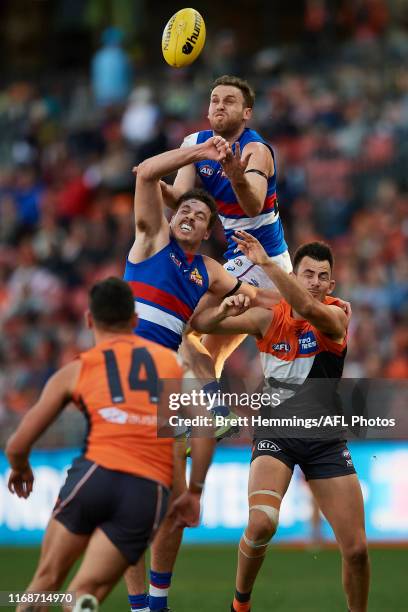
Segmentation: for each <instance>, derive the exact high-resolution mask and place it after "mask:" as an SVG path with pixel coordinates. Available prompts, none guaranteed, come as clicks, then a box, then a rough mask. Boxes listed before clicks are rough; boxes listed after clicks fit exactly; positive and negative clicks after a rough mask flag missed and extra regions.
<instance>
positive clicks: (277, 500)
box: [248, 489, 282, 542]
mask: <svg viewBox="0 0 408 612" xmlns="http://www.w3.org/2000/svg"><path fill="white" fill-rule="evenodd" d="M281 501H282V497H281V495H280V494H279V493H277V492H276V491H271V490H268V489H261V490H258V491H253V492H252V493H250V495H249V523H248V531H249V533H251V535H252V534H253V536H254V538H255V540H265V541H266V540H267V541H268V542H269V540H270V539H271V538H272V537H273V535H274V534H275V532H276V530H277V528H278V523H279V509H280V504H281Z"/></svg>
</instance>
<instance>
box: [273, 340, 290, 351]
mask: <svg viewBox="0 0 408 612" xmlns="http://www.w3.org/2000/svg"><path fill="white" fill-rule="evenodd" d="M272 348H273V350H274V351H285V353H289V351H290V344H289V342H277V343H276V344H272Z"/></svg>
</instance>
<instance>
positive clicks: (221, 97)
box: [161, 76, 292, 377]
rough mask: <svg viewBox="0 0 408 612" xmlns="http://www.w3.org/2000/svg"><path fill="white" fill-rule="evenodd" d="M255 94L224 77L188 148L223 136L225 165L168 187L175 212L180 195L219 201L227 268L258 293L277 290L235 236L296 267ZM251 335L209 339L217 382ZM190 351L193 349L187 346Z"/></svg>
mask: <svg viewBox="0 0 408 612" xmlns="http://www.w3.org/2000/svg"><path fill="white" fill-rule="evenodd" d="M254 101H255V94H254V92H253V90H252V89H251V87H250V85H249V84H248V83H247V82H246V81H244V80H243V79H240V78H238V77H235V76H222V77H220V78H218V79H217V80H216V81H215V82H214V83H213V85H212V87H211V94H210V103H209V108H208V120H209V123H210V127H211V129H210V130H204V131H201V132H196V133H195V134H191V135H189V136H187V137H186V138H185V139H184V142H183V144H182V148H184V147H189V146H192V145H195V144H197V143H205V142H206V141H207V140H208V139H211V138H213V137H214V135H217V136H222V137H223V138H225V140H226V141H227V142H228V143H229V145H230V149H229V150H228V152H227V155H226V156H225V158H224V159H218V160H217V159H211V158H208V159H201V160H197V161H195V162H192V163H190V164H188V165H186V166H184V167H183V168H181V169H180V170H179V171H178V173H177V176H176V179H175V181H174V185H173V186H170V185H167V184H166V183H164V182H162V183H161V186H162V190H163V194H164V197H165V201H166V204H167V205H168V206H170V207H174V205H175V203H176V202H177V201H178V198H179V196H180V194H182V193H183V192H185V191H187V190H188V189H191V188H193V187H194V186H196V185H200V186H202V187H204V188H205V189H206V190H207V191H208V192H209V193H210V194H211V195H212V196H213V198H214V199H215V201H216V204H217V211H218V216H219V218H220V220H221V223H222V225H223V227H224V232H225V237H226V239H227V250H226V252H225V253H224V256H225V258H226V260H227V262H226V263H225V265H224V268H225V269H226V270H227V271H228V272H229V273H230V274H231V275H232V276H234V277H235V278H237V279H239V280H245V281H246V282H248V283H250V284H253V285H255V286H258V287H271V286H273V283H272V281H271V279H270V278H269V277H268V276H267V275H266V274H265V273H264V271H263V270H262V268H261V267H260V266H256V265H254V264H253V263H252V262H251V261H249V260H248V258H247V257H246V256H245V254H244V253H242V251H240V250H239V248H238V249H237V245H236V243H235V242H234V241H233V240H232V236H233V234H234V231H236V230H240V229H242V230H246V231H248V232H249V233H250V234H252V235H253V236H255V237H256V238H257V239H258V240H259V241H260V243H261V244H262V246H263V247H264V249H265V251H266V252H267V254H268V255H269V256H270V257H272V258H273V261H274V262H275V263H276V264H277V265H279V266H280V267H281V268H282V269H283V270H285V271H286V272H291V270H292V265H291V261H290V257H289V253H288V247H287V244H286V242H285V238H284V234H283V227H282V223H281V220H280V217H279V209H278V200H277V193H276V167H275V157H274V152H273V149H272V147H271V146H270V144H268V143H267V142H266V141H265V140H264V139H263V138H262V136H260V135H259V134H258V133H257V132H256V131H254V130H252V129H249V128H247V127H246V125H247V123H248V121H249V120H250V119H251V117H252V110H253V106H254ZM244 338H245V335H242V334H238V335H236V336H225V337H206V338H205V339H204V345H205V346H206V348H207V349H208V351H209V353H210V354H211V355H212V357H213V359H214V362H215V368H216V373H217V376H218V377H219V376H220V375H221V371H222V367H223V364H224V361H225V359H226V358H227V357H228V356H229V355H230V354H231V352H232V351H233V350H234V349H235V348H236V347H237V346H238V345H239V344H240V343H241V342H242V340H243V339H244ZM187 346H188V345H187Z"/></svg>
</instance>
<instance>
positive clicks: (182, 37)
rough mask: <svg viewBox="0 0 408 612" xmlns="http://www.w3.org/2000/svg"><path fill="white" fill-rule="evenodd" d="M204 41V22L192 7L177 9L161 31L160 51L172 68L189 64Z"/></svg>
mask: <svg viewBox="0 0 408 612" xmlns="http://www.w3.org/2000/svg"><path fill="white" fill-rule="evenodd" d="M204 43H205V23H204V19H203V18H202V17H201V15H200V13H199V12H198V11H196V10H195V9H193V8H185V9H181V10H180V11H177V13H175V14H174V15H173V17H172V18H171V19H170V20H169V21H168V23H167V24H166V27H165V28H164V31H163V38H162V51H163V57H164V59H165V60H166V62H167V63H168V64H169V65H170V66H173V67H174V68H183V67H184V66H189V64H192V63H193V62H194V60H196V59H197V57H198V56H199V55H200V53H201V51H202V49H203V47H204Z"/></svg>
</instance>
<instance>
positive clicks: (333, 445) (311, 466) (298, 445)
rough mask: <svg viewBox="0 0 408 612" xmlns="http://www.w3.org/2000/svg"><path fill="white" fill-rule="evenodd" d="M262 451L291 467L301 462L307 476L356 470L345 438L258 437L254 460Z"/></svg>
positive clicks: (341, 474) (300, 465)
mask: <svg viewBox="0 0 408 612" xmlns="http://www.w3.org/2000/svg"><path fill="white" fill-rule="evenodd" d="M262 455H266V456H268V457H273V458H275V459H279V461H282V463H284V464H285V465H287V466H288V467H289V468H290V469H291V470H293V468H294V467H295V465H296V464H297V465H299V467H300V469H301V470H302V472H303V473H304V475H305V478H306V480H314V479H317V478H335V477H336V476H347V475H348V474H355V473H356V470H355V469H354V466H353V460H352V458H351V454H350V451H349V449H348V448H347V444H346V442H345V440H330V441H327V440H326V441H324V442H322V441H321V440H307V439H302V438H286V439H281V438H259V439H256V440H254V445H253V449H252V458H251V461H253V460H254V459H256V458H257V457H260V456H262Z"/></svg>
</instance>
